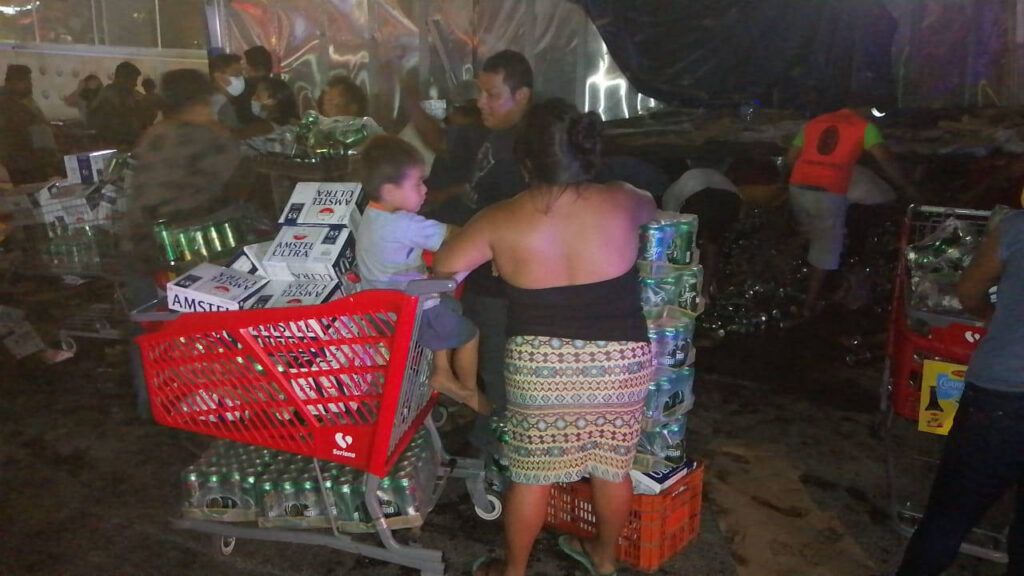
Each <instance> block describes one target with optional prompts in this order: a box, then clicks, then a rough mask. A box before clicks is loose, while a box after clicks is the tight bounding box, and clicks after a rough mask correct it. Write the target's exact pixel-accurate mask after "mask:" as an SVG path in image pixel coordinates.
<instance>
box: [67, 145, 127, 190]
mask: <svg viewBox="0 0 1024 576" xmlns="http://www.w3.org/2000/svg"><path fill="white" fill-rule="evenodd" d="M116 153H117V150H97V151H95V152H83V153H81V154H68V155H67V156H65V157H64V170H66V171H67V173H68V182H71V183H75V184H77V183H82V184H95V183H97V182H99V181H100V180H102V179H103V170H104V164H106V163H107V162H108V161H109V160H110V157H111V156H113V155H114V154H116Z"/></svg>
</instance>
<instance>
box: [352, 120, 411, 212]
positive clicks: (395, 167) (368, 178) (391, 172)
mask: <svg viewBox="0 0 1024 576" xmlns="http://www.w3.org/2000/svg"><path fill="white" fill-rule="evenodd" d="M359 156H360V158H359V159H360V165H361V166H362V168H361V169H362V175H363V190H365V191H366V197H367V198H369V199H370V200H380V190H381V188H383V187H384V185H385V184H400V183H401V182H402V180H403V179H404V178H405V173H406V171H408V170H409V169H410V168H414V167H416V166H423V165H424V161H423V155H422V154H420V151H419V150H417V149H416V148H415V147H414V146H413V145H412V144H409V143H408V142H406V141H405V140H402V139H401V138H399V137H398V136H390V135H387V134H381V135H379V136H374V137H373V138H370V141H369V142H367V143H366V146H364V147H363V150H362V153H361V154H360V155H359Z"/></svg>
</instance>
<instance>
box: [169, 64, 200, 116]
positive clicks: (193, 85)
mask: <svg viewBox="0 0 1024 576" xmlns="http://www.w3.org/2000/svg"><path fill="white" fill-rule="evenodd" d="M212 94H213V85H212V84H211V83H210V78H209V77H208V76H207V75H205V74H203V73H202V72H200V71H199V70H195V69H193V68H179V69H177V70H171V71H169V72H166V73H165V74H164V75H163V76H161V77H160V96H161V97H163V100H164V108H163V110H164V113H165V114H169V115H174V114H177V113H178V112H181V111H182V110H185V109H186V108H188V107H189V106H192V105H194V104H197V103H200V102H205V101H207V100H208V99H209V98H210V96H211V95H212Z"/></svg>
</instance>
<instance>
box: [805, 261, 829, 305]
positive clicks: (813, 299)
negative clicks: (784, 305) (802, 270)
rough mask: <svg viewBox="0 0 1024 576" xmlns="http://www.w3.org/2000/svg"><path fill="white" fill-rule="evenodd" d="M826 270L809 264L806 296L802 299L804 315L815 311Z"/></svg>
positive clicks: (826, 274)
mask: <svg viewBox="0 0 1024 576" xmlns="http://www.w3.org/2000/svg"><path fill="white" fill-rule="evenodd" d="M828 272H829V271H828V270H822V269H821V268H818V267H817V266H814V265H811V272H810V275H809V276H808V279H807V298H806V299H805V300H804V309H803V313H804V316H811V315H813V314H814V313H815V312H816V311H817V309H818V299H819V298H820V297H821V287H822V286H824V285H825V277H826V276H828Z"/></svg>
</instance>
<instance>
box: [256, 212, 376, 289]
mask: <svg viewBox="0 0 1024 576" xmlns="http://www.w3.org/2000/svg"><path fill="white" fill-rule="evenodd" d="M355 261H356V249H355V234H354V233H353V231H352V229H350V228H349V227H347V226H282V227H281V230H280V231H279V232H278V233H277V237H276V238H275V239H274V242H273V244H271V245H270V248H269V250H268V252H267V255H266V257H265V258H264V259H263V268H264V270H265V271H266V273H267V276H268V277H269V278H271V279H273V280H289V279H294V280H317V281H321V282H337V281H338V280H339V279H340V278H341V277H342V276H343V275H344V274H345V273H346V272H348V271H349V270H351V269H352V268H353V267H354V266H355Z"/></svg>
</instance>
